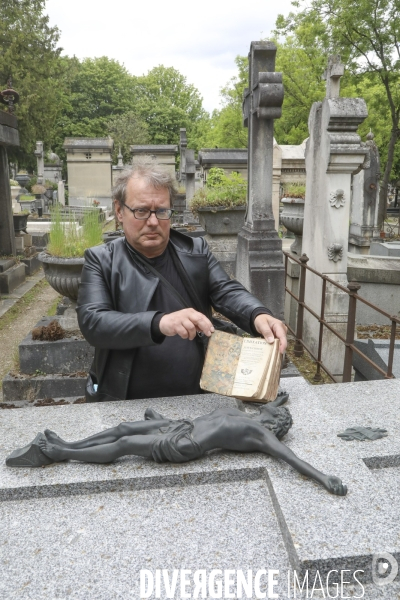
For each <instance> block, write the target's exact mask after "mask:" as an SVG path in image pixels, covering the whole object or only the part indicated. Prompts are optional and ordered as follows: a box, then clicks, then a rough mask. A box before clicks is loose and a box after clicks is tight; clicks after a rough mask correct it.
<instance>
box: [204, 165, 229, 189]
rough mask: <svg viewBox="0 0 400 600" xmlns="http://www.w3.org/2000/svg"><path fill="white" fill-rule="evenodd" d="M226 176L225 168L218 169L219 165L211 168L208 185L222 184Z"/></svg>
mask: <svg viewBox="0 0 400 600" xmlns="http://www.w3.org/2000/svg"><path fill="white" fill-rule="evenodd" d="M224 177H225V178H226V175H225V171H224V169H218V168H217V167H214V168H212V169H210V170H209V172H208V175H207V186H208V187H217V186H221V185H222V181H223V178H224Z"/></svg>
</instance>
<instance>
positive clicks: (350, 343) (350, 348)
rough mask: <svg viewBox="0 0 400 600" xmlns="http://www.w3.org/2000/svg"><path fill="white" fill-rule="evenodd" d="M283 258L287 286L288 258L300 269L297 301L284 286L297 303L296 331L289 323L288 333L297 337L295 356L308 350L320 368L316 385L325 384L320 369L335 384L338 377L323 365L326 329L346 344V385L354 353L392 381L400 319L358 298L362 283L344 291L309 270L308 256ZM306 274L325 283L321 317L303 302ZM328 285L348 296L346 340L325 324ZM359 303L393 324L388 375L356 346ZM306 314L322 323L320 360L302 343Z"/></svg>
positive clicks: (344, 377) (350, 286) (352, 285)
mask: <svg viewBox="0 0 400 600" xmlns="http://www.w3.org/2000/svg"><path fill="white" fill-rule="evenodd" d="M283 254H284V256H285V282H286V275H287V272H288V260H289V258H290V259H291V260H293V261H294V262H296V263H297V264H298V265H300V281H299V296H298V297H297V296H296V295H295V294H294V293H293V292H292V291H291V290H289V289H288V287H287V285H286V283H285V291H286V293H288V294H289V295H290V296H291V297H292V298H293V299H294V300H295V301H296V302H297V303H298V312H297V323H296V331H294V330H293V329H292V328H291V327H290V325H288V324H287V323H286V325H287V327H288V329H289V331H290V332H291V333H292V334H293V335H294V337H295V344H294V355H295V356H298V357H300V356H302V355H303V353H304V349H306V350H307V352H308V353H309V354H310V355H311V356H312V358H313V359H314V360H315V362H316V364H317V371H316V373H315V376H314V381H317V382H318V381H321V380H322V375H321V369H322V370H323V371H325V373H326V374H327V375H328V376H329V377H330V378H331V379H332V381H335V382H336V379H335V377H334V376H333V375H332V373H331V372H330V371H329V369H328V368H327V367H326V365H324V364H323V361H322V343H323V334H324V327H326V328H327V329H328V330H329V331H330V332H331V333H333V334H334V335H335V336H336V337H337V338H338V339H339V340H340V341H341V342H343V344H344V345H345V347H346V349H345V355H344V363H343V377H342V382H343V383H347V382H349V381H351V370H352V364H353V352H356V353H357V354H358V355H359V356H360V357H361V358H362V359H363V360H365V361H366V362H367V363H368V364H369V365H370V366H371V367H373V368H374V369H376V370H377V371H378V372H379V373H380V374H381V375H383V376H384V378H385V379H393V378H394V375H393V372H392V368H393V356H394V349H395V339H396V327H397V324H400V319H399V318H398V317H396V316H394V315H390V314H389V313H387V312H385V311H384V310H382V309H381V308H379V307H378V306H376V305H375V304H372V303H371V302H368V300H365V299H364V298H362V297H361V296H359V295H358V294H357V292H358V290H359V289H360V287H361V285H360V284H359V283H356V282H350V283H349V284H348V286H347V288H345V287H344V286H342V285H340V284H339V283H337V281H334V280H333V279H331V278H330V277H328V276H327V275H324V274H322V273H319V272H318V271H316V270H315V269H312V268H311V267H309V266H308V265H307V262H308V261H309V258H308V256H307V255H306V254H303V255H302V256H301V257H300V258H298V259H297V258H295V257H294V256H293V254H290V253H289V252H283ZM307 271H310V272H311V273H314V275H317V277H319V278H320V279H322V294H321V313H320V315H318V314H317V313H316V312H315V311H314V310H312V309H311V308H310V306H307V304H306V303H305V301H304V299H305V291H306V277H307ZM327 283H330V284H332V285H334V286H335V287H337V288H339V289H340V290H342V291H343V292H345V293H346V294H348V296H349V310H348V319H347V331H346V338H344V337H343V336H342V335H341V334H340V333H339V332H338V331H336V330H335V329H334V327H332V325H330V324H329V323H328V322H327V321H326V320H325V302H326V285H327ZM357 300H358V301H360V302H362V303H364V304H366V305H367V306H369V307H370V308H372V309H373V310H376V311H377V312H379V313H380V314H381V315H384V316H385V317H387V319H388V320H389V321H391V331H390V342H389V357H388V363H387V371H384V370H383V369H382V368H381V367H380V366H379V365H377V364H376V363H374V361H373V360H371V359H370V358H369V357H368V356H367V355H366V354H364V353H363V352H361V350H359V349H358V348H357V347H356V346H355V345H354V334H355V329H356V307H357ZM305 310H307V311H308V312H309V313H310V314H311V315H312V316H313V317H315V318H316V319H317V321H318V322H319V338H318V351H317V356H315V354H314V353H313V352H312V351H311V349H310V348H309V347H308V346H307V345H306V344H305V342H304V340H303V323H304V311H305Z"/></svg>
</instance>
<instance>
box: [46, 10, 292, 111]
mask: <svg viewBox="0 0 400 600" xmlns="http://www.w3.org/2000/svg"><path fill="white" fill-rule="evenodd" d="M290 10H291V4H290V0H281V1H280V2H276V1H275V2H272V1H271V0H251V1H250V2H249V3H248V4H247V2H246V1H244V0H224V1H221V0H200V1H192V2H188V1H187V0H185V1H183V0H153V1H152V2H146V0H141V1H140V2H138V0H136V1H133V0H107V1H105V0H67V2H65V1H61V0H47V3H46V12H47V14H48V15H49V17H50V23H51V25H57V26H58V28H59V29H60V30H61V39H60V45H61V46H62V47H63V48H64V54H68V55H70V56H72V55H75V56H77V57H78V58H85V57H90V58H94V57H97V56H108V57H109V58H114V59H116V60H118V61H119V62H121V63H123V64H124V65H125V67H126V68H127V70H128V71H129V72H130V73H132V74H133V75H142V74H145V73H147V72H148V71H149V70H150V69H152V68H153V67H155V66H157V65H160V64H162V65H164V66H165V67H174V68H175V69H178V71H180V72H181V73H182V74H183V75H185V77H186V78H187V81H188V83H192V84H193V85H195V86H196V88H197V89H198V90H199V92H200V94H201V95H202V97H203V101H204V102H203V105H204V108H205V109H206V110H208V111H212V110H213V109H214V108H218V107H219V106H220V97H219V89H220V88H221V86H223V85H225V84H226V83H227V81H228V80H229V79H230V78H231V77H232V76H233V75H235V74H236V66H235V63H234V59H235V56H237V55H238V54H241V55H245V54H247V53H248V51H249V47H250V42H251V41H252V40H259V39H261V38H265V37H267V36H268V34H269V33H270V32H271V30H272V29H273V27H274V25H275V20H276V17H277V15H278V13H282V14H288V12H289V11H290Z"/></svg>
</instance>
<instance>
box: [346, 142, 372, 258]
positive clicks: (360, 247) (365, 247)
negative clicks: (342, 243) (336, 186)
mask: <svg viewBox="0 0 400 600" xmlns="http://www.w3.org/2000/svg"><path fill="white" fill-rule="evenodd" d="M365 145H366V147H367V148H368V153H369V158H368V164H367V165H366V167H365V168H364V169H362V170H361V171H360V172H359V173H357V174H356V175H354V176H353V181H352V197H351V210H350V235H349V251H350V252H353V253H355V254H369V248H370V245H371V241H372V240H373V239H375V238H379V232H380V226H379V218H378V215H379V171H380V161H379V150H378V147H377V145H376V144H375V142H374V134H373V133H371V132H370V133H368V134H367V142H366V144H365Z"/></svg>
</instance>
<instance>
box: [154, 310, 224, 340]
mask: <svg viewBox="0 0 400 600" xmlns="http://www.w3.org/2000/svg"><path fill="white" fill-rule="evenodd" d="M159 327H160V331H161V333H162V334H163V335H167V336H172V335H179V336H180V337H181V338H183V339H184V340H187V339H189V340H193V339H194V338H195V337H196V333H197V332H198V331H199V332H202V333H204V334H205V335H206V336H207V337H210V336H211V334H212V333H213V332H214V326H213V324H212V323H211V321H210V319H207V317H206V316H205V315H203V313H200V312H197V310H194V308H185V309H183V310H178V311H176V312H173V313H169V314H167V315H164V316H163V317H162V319H161V321H160V324H159Z"/></svg>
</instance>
